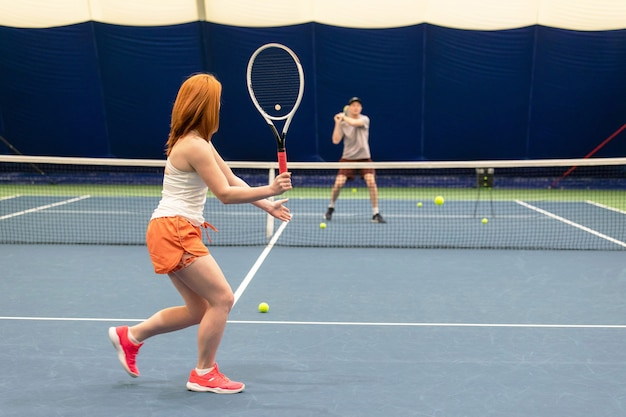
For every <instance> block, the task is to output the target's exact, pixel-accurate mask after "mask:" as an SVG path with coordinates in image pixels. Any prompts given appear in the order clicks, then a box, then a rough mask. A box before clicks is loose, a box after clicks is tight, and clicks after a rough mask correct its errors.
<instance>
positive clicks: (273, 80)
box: [246, 43, 304, 174]
mask: <svg viewBox="0 0 626 417" xmlns="http://www.w3.org/2000/svg"><path fill="white" fill-rule="evenodd" d="M246 78H247V81H248V92H249V93H250V98H251V99H252V102H253V103H254V105H255V107H256V108H257V110H258V111H259V113H261V116H263V118H264V119H265V121H266V122H267V124H268V125H269V126H270V128H271V129H272V132H273V133H274V136H275V137H276V144H277V146H278V171H279V173H281V174H282V173H283V172H287V152H286V150H285V137H286V135H287V130H288V129H289V125H290V124H291V119H293V115H294V114H295V113H296V110H297V109H298V106H299V105H300V101H301V100H302V95H303V93H304V72H303V71H302V65H300V60H299V59H298V57H297V56H296V54H295V53H294V52H293V51H292V50H291V49H289V48H287V47H286V46H285V45H281V44H279V43H268V44H266V45H263V46H261V47H260V48H259V49H257V50H256V51H254V53H253V54H252V56H251V57H250V60H249V61H248V70H247V72H246ZM279 120H284V121H285V124H284V126H283V130H282V133H280V134H279V133H278V130H277V129H276V126H275V125H274V122H275V121H279Z"/></svg>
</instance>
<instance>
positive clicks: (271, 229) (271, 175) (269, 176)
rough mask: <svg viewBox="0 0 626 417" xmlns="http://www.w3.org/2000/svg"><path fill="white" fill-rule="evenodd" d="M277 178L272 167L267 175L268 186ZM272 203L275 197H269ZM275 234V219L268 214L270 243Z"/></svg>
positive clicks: (267, 225) (266, 222)
mask: <svg viewBox="0 0 626 417" xmlns="http://www.w3.org/2000/svg"><path fill="white" fill-rule="evenodd" d="M275 178H276V171H275V170H274V168H273V167H270V168H269V169H268V174H267V181H268V182H267V183H268V184H272V183H273V182H274V179H275ZM269 200H270V201H274V197H269ZM273 234H274V217H273V216H272V215H271V214H269V213H267V218H266V220H265V237H266V238H267V240H268V241H269V240H270V239H271V238H272V235H273Z"/></svg>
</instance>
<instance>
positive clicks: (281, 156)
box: [278, 150, 287, 174]
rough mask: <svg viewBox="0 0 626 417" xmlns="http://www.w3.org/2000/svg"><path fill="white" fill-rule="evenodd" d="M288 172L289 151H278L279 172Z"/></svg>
mask: <svg viewBox="0 0 626 417" xmlns="http://www.w3.org/2000/svg"><path fill="white" fill-rule="evenodd" d="M283 172H287V152H285V151H284V150H282V151H278V173H279V174H282V173H283Z"/></svg>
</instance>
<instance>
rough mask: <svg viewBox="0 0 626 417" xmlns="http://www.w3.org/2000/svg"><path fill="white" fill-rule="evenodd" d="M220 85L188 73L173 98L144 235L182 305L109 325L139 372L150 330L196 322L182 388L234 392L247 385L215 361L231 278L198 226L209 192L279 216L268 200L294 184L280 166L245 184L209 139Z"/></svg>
mask: <svg viewBox="0 0 626 417" xmlns="http://www.w3.org/2000/svg"><path fill="white" fill-rule="evenodd" d="M221 90H222V86H221V84H220V83H219V81H217V79H216V78H215V77H214V76H212V75H209V74H197V75H194V76H192V77H190V78H189V79H187V80H186V81H185V82H184V83H183V84H182V86H181V87H180V90H179V91H178V95H177V97H176V101H175V102H174V107H173V110H172V121H171V130H170V134H169V138H168V141H167V147H166V151H167V152H166V153H167V162H166V165H165V175H164V178H163V193H162V198H161V201H160V202H159V205H158V207H157V208H156V210H155V211H154V213H153V214H152V218H151V220H150V223H149V225H148V230H147V233H146V242H147V245H148V251H149V253H150V258H151V260H152V263H153V265H154V270H155V272H156V273H158V274H167V275H169V277H170V280H171V281H172V283H173V284H174V287H175V288H176V289H177V290H178V292H179V293H180V295H181V296H182V298H183V300H184V303H185V305H184V306H176V307H169V308H166V309H164V310H161V311H159V312H157V313H156V314H154V315H153V316H152V317H150V318H149V319H147V320H145V321H143V322H141V323H139V324H137V325H135V326H132V327H130V328H129V327H128V326H120V327H111V328H110V329H109V338H110V339H111V342H112V343H113V346H114V347H115V348H116V349H117V352H118V358H119V360H120V362H121V363H122V366H123V367H124V369H125V370H126V371H127V372H128V373H129V374H130V375H131V376H133V377H137V376H139V370H138V369H137V366H136V356H137V353H138V352H139V348H140V347H141V346H142V345H143V342H144V341H145V340H146V339H148V338H150V337H152V336H155V335H158V334H162V333H167V332H172V331H175V330H179V329H184V328H186V327H189V326H192V325H196V324H197V325H198V362H197V364H196V368H195V369H193V370H192V371H191V374H190V376H189V381H188V382H187V389H189V390H191V391H200V392H207V391H208V392H215V393H218V394H232V393H237V392H241V391H243V389H244V387H245V386H244V384H243V383H241V382H235V381H231V380H229V379H228V378H227V377H226V376H224V375H223V374H222V373H221V372H220V371H219V369H218V366H217V363H216V362H215V358H216V354H217V349H218V346H219V344H220V341H221V339H222V335H223V333H224V328H225V326H226V321H227V319H228V314H229V312H230V310H231V308H232V306H233V303H234V296H233V292H232V289H231V288H230V285H229V284H228V282H227V281H226V278H225V277H224V274H223V273H222V271H221V269H220V267H219V266H218V264H217V262H216V261H215V259H214V258H213V257H212V256H211V254H210V253H209V251H208V249H207V248H206V246H205V245H204V244H203V243H202V231H201V227H204V228H206V227H211V228H213V227H212V226H211V225H210V224H208V223H206V222H205V220H204V218H203V210H204V204H205V201H206V195H207V191H208V190H210V191H211V193H212V194H213V195H215V197H217V198H218V199H219V200H220V201H221V202H222V203H224V204H241V203H252V204H254V205H255V206H257V207H259V208H261V209H263V210H265V211H266V212H268V213H269V214H271V215H272V216H274V217H276V218H277V219H280V220H282V221H289V220H290V219H291V214H290V212H289V209H288V208H287V207H285V206H284V205H283V204H284V203H285V202H286V201H287V199H282V200H277V201H270V200H267V199H266V198H268V197H272V196H276V195H279V194H282V193H284V192H285V191H287V190H290V189H291V174H290V173H283V174H280V175H278V176H277V177H276V179H275V180H274V181H273V183H272V184H271V185H266V186H260V187H250V186H248V185H247V184H246V183H245V182H244V181H243V180H242V179H240V178H239V177H237V176H236V175H235V174H234V173H233V172H232V171H231V170H230V168H229V167H228V166H227V165H226V163H225V162H224V160H223V159H222V157H221V156H220V155H219V154H218V152H217V151H216V149H215V148H214V147H213V145H212V143H211V138H212V137H213V135H214V134H215V132H217V129H218V126H219V108H220V97H221Z"/></svg>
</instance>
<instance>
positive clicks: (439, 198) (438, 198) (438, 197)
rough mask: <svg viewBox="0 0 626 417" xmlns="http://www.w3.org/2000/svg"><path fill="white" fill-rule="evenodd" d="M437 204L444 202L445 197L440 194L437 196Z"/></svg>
mask: <svg viewBox="0 0 626 417" xmlns="http://www.w3.org/2000/svg"><path fill="white" fill-rule="evenodd" d="M435 204H437V205H438V206H440V205H442V204H443V197H442V196H440V195H438V196H437V197H435Z"/></svg>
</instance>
